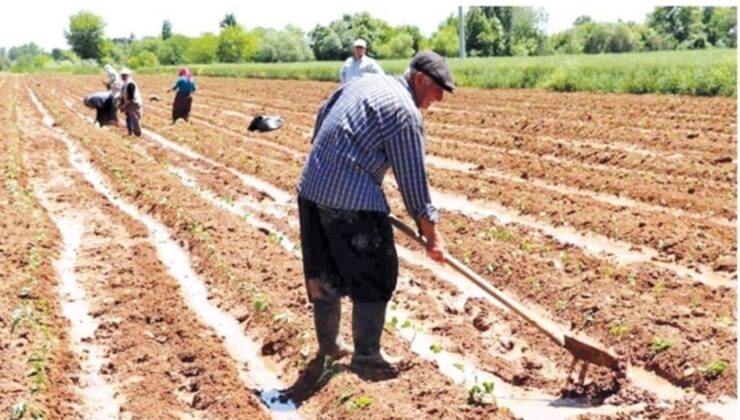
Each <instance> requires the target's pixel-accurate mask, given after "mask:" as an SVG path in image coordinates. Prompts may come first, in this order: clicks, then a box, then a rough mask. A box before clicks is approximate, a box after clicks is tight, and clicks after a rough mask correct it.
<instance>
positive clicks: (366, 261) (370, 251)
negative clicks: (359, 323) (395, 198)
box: [298, 196, 398, 302]
mask: <svg viewBox="0 0 740 420" xmlns="http://www.w3.org/2000/svg"><path fill="white" fill-rule="evenodd" d="M298 213H299V217H300V224H301V249H302V252H303V272H304V275H305V279H306V286H307V289H308V292H309V293H308V295H309V296H308V297H309V300H310V301H311V302H315V301H317V300H332V299H335V298H337V297H339V296H349V297H350V298H352V300H353V301H358V302H387V301H389V300H390V299H391V296H392V295H393V291H394V290H395V289H396V282H397V280H398V256H397V255H396V247H395V243H394V241H393V228H392V227H391V224H390V222H389V221H388V216H387V215H386V214H384V213H380V212H374V211H362V210H360V211H356V210H340V209H331V208H327V207H323V206H320V205H318V204H316V203H314V202H312V201H310V200H306V199H304V198H302V197H300V196H299V197H298ZM311 282H318V283H319V284H320V286H321V287H320V288H319V290H320V292H319V293H316V290H317V288H316V287H315V286H314V287H312V286H311V285H310V283H311Z"/></svg>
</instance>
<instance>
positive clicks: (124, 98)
mask: <svg viewBox="0 0 740 420" xmlns="http://www.w3.org/2000/svg"><path fill="white" fill-rule="evenodd" d="M121 80H122V81H123V86H122V87H121V105H120V108H121V111H122V112H123V113H124V114H126V128H127V129H128V134H129V135H131V134H135V135H136V136H137V137H141V124H140V120H141V106H142V105H143V102H142V100H141V92H139V86H138V85H137V84H136V82H134V79H133V78H132V77H131V70H129V69H127V68H124V69H123V70H121Z"/></svg>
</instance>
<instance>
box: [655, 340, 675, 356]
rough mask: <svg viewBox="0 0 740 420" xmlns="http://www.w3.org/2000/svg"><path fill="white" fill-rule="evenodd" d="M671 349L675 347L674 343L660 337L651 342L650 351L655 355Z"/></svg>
mask: <svg viewBox="0 0 740 420" xmlns="http://www.w3.org/2000/svg"><path fill="white" fill-rule="evenodd" d="M671 347H673V341H671V340H666V339H662V338H660V337H658V336H655V337H653V340H652V341H651V342H650V349H651V350H652V351H653V352H654V353H655V354H660V353H662V352H664V351H666V350H668V349H670V348H671Z"/></svg>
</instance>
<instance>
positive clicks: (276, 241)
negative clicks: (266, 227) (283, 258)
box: [269, 232, 283, 245]
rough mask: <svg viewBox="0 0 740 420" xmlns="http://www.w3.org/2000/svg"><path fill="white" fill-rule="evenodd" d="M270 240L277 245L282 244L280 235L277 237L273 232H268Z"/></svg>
mask: <svg viewBox="0 0 740 420" xmlns="http://www.w3.org/2000/svg"><path fill="white" fill-rule="evenodd" d="M269 236H270V240H271V241H272V242H274V243H276V244H278V245H280V244H281V243H282V242H283V237H282V235H279V234H277V233H275V232H270V235H269Z"/></svg>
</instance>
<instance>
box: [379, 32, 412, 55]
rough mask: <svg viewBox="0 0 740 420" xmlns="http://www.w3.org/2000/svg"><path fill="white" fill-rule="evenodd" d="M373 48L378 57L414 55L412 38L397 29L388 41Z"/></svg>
mask: <svg viewBox="0 0 740 420" xmlns="http://www.w3.org/2000/svg"><path fill="white" fill-rule="evenodd" d="M375 50H376V54H377V56H378V58H409V57H411V56H413V55H414V38H413V37H412V36H411V34H409V33H406V32H401V31H399V32H398V33H397V34H396V35H395V36H393V37H392V38H391V39H389V40H388V41H386V42H381V43H380V44H379V45H377V46H376V48H375Z"/></svg>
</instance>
